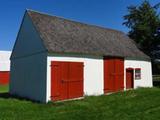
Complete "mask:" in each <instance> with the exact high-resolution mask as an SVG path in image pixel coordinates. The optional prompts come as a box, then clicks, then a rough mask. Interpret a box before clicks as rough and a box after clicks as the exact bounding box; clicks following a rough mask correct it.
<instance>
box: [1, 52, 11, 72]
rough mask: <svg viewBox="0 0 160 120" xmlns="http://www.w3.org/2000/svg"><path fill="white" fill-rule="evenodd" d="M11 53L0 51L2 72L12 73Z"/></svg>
mask: <svg viewBox="0 0 160 120" xmlns="http://www.w3.org/2000/svg"><path fill="white" fill-rule="evenodd" d="M10 55H11V52H10V51H0V71H10Z"/></svg>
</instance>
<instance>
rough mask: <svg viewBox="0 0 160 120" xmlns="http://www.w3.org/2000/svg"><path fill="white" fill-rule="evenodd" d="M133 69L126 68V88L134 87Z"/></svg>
mask: <svg viewBox="0 0 160 120" xmlns="http://www.w3.org/2000/svg"><path fill="white" fill-rule="evenodd" d="M133 84H134V83H133V69H126V89H130V88H133Z"/></svg>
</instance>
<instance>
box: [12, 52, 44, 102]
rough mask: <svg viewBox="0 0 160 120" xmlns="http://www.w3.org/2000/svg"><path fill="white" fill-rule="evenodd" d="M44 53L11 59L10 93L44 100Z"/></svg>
mask: <svg viewBox="0 0 160 120" xmlns="http://www.w3.org/2000/svg"><path fill="white" fill-rule="evenodd" d="M46 63H47V56H46V53H40V54H36V55H33V56H27V57H23V58H19V59H15V60H12V61H11V80H10V86H9V87H10V93H11V94H13V95H17V96H21V97H25V98H29V99H32V100H36V101H41V102H46V70H47V68H46Z"/></svg>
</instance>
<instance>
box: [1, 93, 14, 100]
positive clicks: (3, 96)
mask: <svg viewBox="0 0 160 120" xmlns="http://www.w3.org/2000/svg"><path fill="white" fill-rule="evenodd" d="M0 98H5V99H8V98H13V96H11V95H10V94H9V93H8V92H4V93H0Z"/></svg>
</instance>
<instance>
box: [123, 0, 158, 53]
mask: <svg viewBox="0 0 160 120" xmlns="http://www.w3.org/2000/svg"><path fill="white" fill-rule="evenodd" d="M159 8H160V3H158V4H156V5H154V6H152V5H151V4H150V3H149V1H147V0H145V1H143V2H142V4H141V5H139V6H132V5H131V6H129V7H128V14H127V15H125V16H124V20H125V22H124V23H123V25H125V26H127V27H128V28H129V29H130V31H129V33H128V34H129V37H130V38H132V39H133V40H135V42H136V43H137V44H138V47H139V48H140V49H141V50H142V51H144V52H145V53H146V54H148V55H150V54H151V48H152V47H153V46H155V45H157V44H160V15H159V13H158V10H159Z"/></svg>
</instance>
